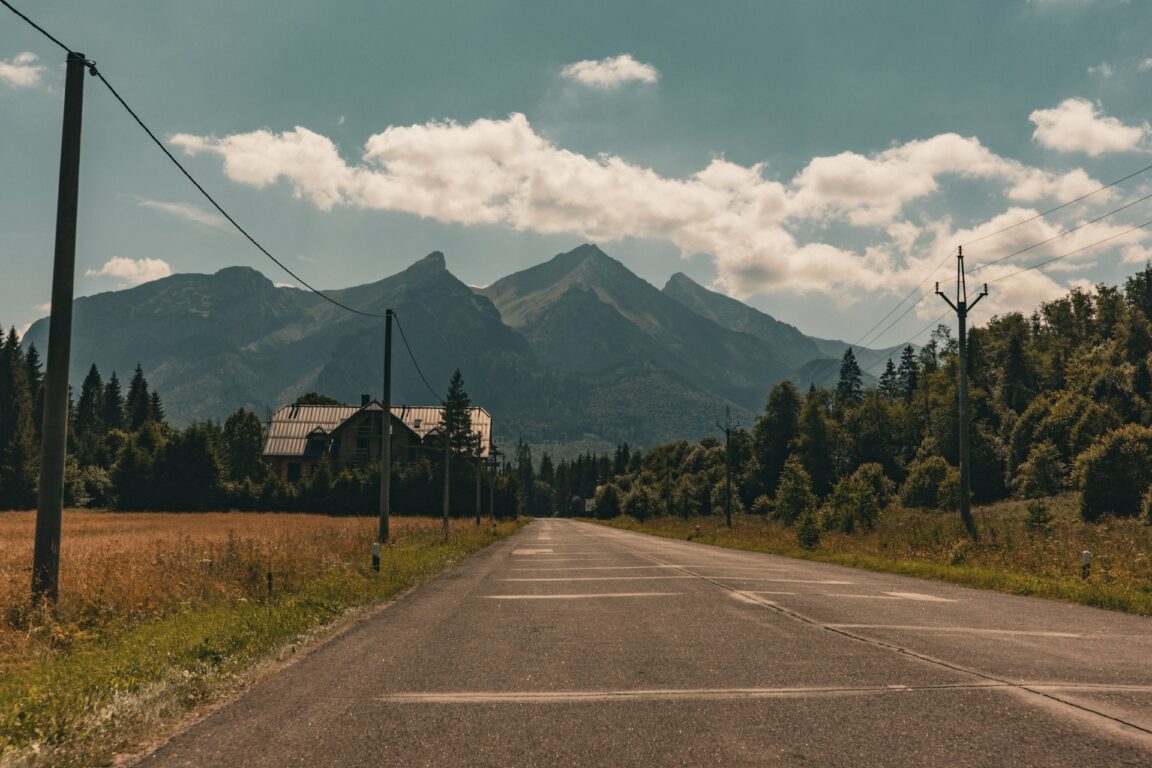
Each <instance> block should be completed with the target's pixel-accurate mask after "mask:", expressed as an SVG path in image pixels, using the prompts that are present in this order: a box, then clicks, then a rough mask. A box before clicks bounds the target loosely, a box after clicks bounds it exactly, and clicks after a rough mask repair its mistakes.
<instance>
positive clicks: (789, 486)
mask: <svg viewBox="0 0 1152 768" xmlns="http://www.w3.org/2000/svg"><path fill="white" fill-rule="evenodd" d="M816 501H817V499H816V494H814V493H813V492H812V478H811V477H810V476H809V475H808V471H807V470H806V469H804V465H803V464H801V463H800V459H799V458H797V457H796V455H795V454H793V455H792V456H789V457H788V461H786V462H784V471H783V472H782V473H781V474H780V485H779V486H777V488H776V516H777V517H779V518H780V519H781V520H783V521H784V523H785V524H787V525H792V523H794V522H796V521H797V520H799V519H800V518H801V517H802V516H804V515H805V514H807V513H809V512H812V511H814V510H815V509H816ZM812 524H813V525H815V519H813V521H812Z"/></svg>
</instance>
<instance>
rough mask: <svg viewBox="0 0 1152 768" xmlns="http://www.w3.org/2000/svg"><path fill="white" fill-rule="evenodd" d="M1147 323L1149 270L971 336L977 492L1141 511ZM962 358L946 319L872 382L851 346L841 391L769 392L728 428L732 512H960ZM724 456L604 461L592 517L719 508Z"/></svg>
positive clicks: (686, 453)
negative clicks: (1072, 493) (867, 382)
mask: <svg viewBox="0 0 1152 768" xmlns="http://www.w3.org/2000/svg"><path fill="white" fill-rule="evenodd" d="M1150 321H1152V267H1145V269H1144V270H1143V271H1141V272H1139V273H1137V274H1136V275H1134V276H1132V277H1131V278H1129V279H1128V280H1126V281H1125V283H1124V285H1123V287H1122V288H1118V287H1112V286H1107V285H1097V286H1096V287H1095V288H1093V289H1092V290H1081V289H1075V290H1073V291H1072V292H1071V293H1069V294H1068V295H1066V296H1064V297H1063V298H1060V299H1058V300H1055V301H1051V302H1048V303H1045V304H1043V305H1042V306H1040V307H1039V308H1038V309H1037V310H1036V311H1035V312H1033V313H1032V314H1031V315H1024V314H1021V313H1011V314H1007V315H1004V316H999V317H994V318H992V320H990V321H989V322H988V323H986V324H985V325H983V326H981V327H978V328H975V329H973V330H972V331H971V332H970V334H969V340H970V341H969V377H970V378H969V381H970V400H971V407H972V434H971V436H972V442H971V456H972V494H973V499H974V501H976V502H991V501H995V500H997V499H1002V498H1006V497H1008V496H1012V495H1015V496H1019V497H1024V498H1042V497H1045V496H1049V495H1052V494H1056V493H1059V492H1061V491H1064V490H1068V489H1072V490H1080V491H1082V502H1081V513H1082V515H1083V517H1084V518H1085V519H1087V520H1094V519H1096V518H1098V517H1099V516H1101V515H1105V514H1114V515H1121V516H1132V515H1136V514H1142V513H1143V514H1147V507H1148V506H1149V499H1148V498H1146V491H1148V488H1149V483H1150V482H1152V427H1150V426H1149V425H1150V424H1152V374H1150V370H1149V364H1150V363H1149V355H1150V354H1152V322H1150ZM957 351H958V350H957V344H956V341H955V339H954V338H953V336H952V334H951V333H950V331H949V330H948V328H946V327H945V326H939V327H937V329H936V330H935V332H934V333H933V334H932V337H931V339H930V341H929V342H928V343H927V344H925V345H924V346H923V347H921V348H920V349H919V350H915V349H913V348H912V347H906V348H905V349H904V350H903V352H902V354H901V355H900V356H899V358H898V359H896V360H890V361H888V364H887V366H886V368H885V370H884V372H883V373H882V374H881V376H880V378H879V382H878V384H877V386H875V387H870V388H864V387H863V386H862V379H861V371H860V366H859V364H858V363H857V362H856V360H855V356H854V354H853V353H852V351H851V350H848V351H847V352H846V353H845V354H844V358H843V359H842V361H841V364H840V371H839V379H838V383H837V385H836V387H835V388H834V389H831V388H829V389H821V388H811V389H809V390H808V391H807V392H802V391H800V390H799V389H798V388H797V387H796V386H795V385H794V384H793V383H792V382H790V381H784V382H781V383H779V384H777V385H775V386H774V387H773V388H772V389H771V391H770V392H769V393H768V395H767V398H766V403H765V407H764V410H763V411H762V412H761V413H760V414H759V415H758V417H757V419H756V421H755V423H754V424H753V425H752V426H751V427H750V428H749V429H736V430H734V431H733V432H732V435H731V444H730V459H731V463H732V478H733V480H732V499H731V504H732V506H733V508H734V509H735V510H736V511H750V512H756V513H765V514H767V513H772V514H775V515H776V516H778V517H780V518H782V519H784V520H785V521H788V522H798V523H801V524H803V525H805V526H807V527H809V528H813V529H815V530H818V529H819V528H820V527H821V526H823V527H826V528H827V527H840V528H843V529H847V530H851V529H852V528H853V527H854V526H857V525H863V526H870V525H871V524H872V522H873V520H874V519H875V515H876V514H879V512H880V510H881V509H882V507H883V506H884V505H885V504H886V503H887V501H888V499H889V497H890V495H891V494H892V493H898V494H899V499H900V500H901V501H902V502H903V504H905V505H906V506H911V507H924V508H938V509H955V508H956V507H957V505H958V503H959V475H958V471H957V469H956V464H957V455H958V439H957V423H958V418H957V383H956V382H957V373H958V371H957V365H958V355H957ZM545 460H548V459H547V458H546V457H545V459H542V461H541V463H542V464H543V463H544V461H545ZM725 460H726V453H725V448H724V445H723V443H722V442H720V441H719V440H717V439H716V438H714V437H706V438H704V439H703V440H700V441H699V442H690V441H688V440H681V441H679V442H674V443H669V444H666V445H662V446H660V447H657V448H654V449H652V450H649V451H648V452H647V453H646V454H645V455H644V456H643V459H642V460H636V459H635V457H632V459H631V461H630V462H628V463H627V466H626V467H621V466H620V465H619V462H617V464H616V466H615V467H613V469H614V470H616V471H611V472H610V471H607V470H608V466H607V465H608V464H610V463H606V466H605V467H604V471H602V472H601V477H600V481H601V485H600V489H599V491H598V494H599V497H600V499H601V501H602V502H604V503H602V504H601V505H600V507H599V514H600V515H603V516H611V515H613V514H616V513H617V512H623V513H626V514H630V515H633V516H635V517H638V518H644V517H648V516H653V515H659V514H677V515H684V516H693V515H699V514H708V513H709V512H712V513H717V514H719V513H721V512H722V511H723V509H724V506H725V501H726V482H725V476H726V466H725ZM548 461H549V465H550V463H551V462H550V460H548ZM562 467H563V468H564V469H565V470H566V471H567V465H566V463H562ZM549 474H550V475H551V476H553V477H555V476H556V472H555V470H553V469H550V471H549ZM544 475H545V473H544V472H540V473H539V474H538V476H537V481H536V483H535V486H534V493H535V494H536V495H540V494H545V495H549V496H550V497H551V498H550V501H549V504H550V506H552V507H553V508H554V509H555V510H556V511H557V512H559V513H560V514H564V513H565V511H566V510H570V509H575V508H576V504H575V502H572V501H570V500H569V499H568V498H565V495H566V494H567V493H568V490H569V489H568V488H565V487H562V486H561V485H560V484H559V483H557V482H555V481H553V482H551V483H548V482H547V479H546V478H545V477H544ZM542 480H543V481H545V482H543V483H541V482H540V481H542ZM557 496H559V498H557ZM1150 519H1152V518H1150Z"/></svg>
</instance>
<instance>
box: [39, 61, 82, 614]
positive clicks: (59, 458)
mask: <svg viewBox="0 0 1152 768" xmlns="http://www.w3.org/2000/svg"><path fill="white" fill-rule="evenodd" d="M87 65H88V62H87V60H86V59H85V58H84V54H82V53H74V52H73V53H69V54H68V64H67V70H66V73H65V79H64V130H63V136H62V138H61V141H60V182H59V188H58V192H57V198H56V252H55V256H54V260H53V265H52V309H51V312H50V314H49V320H48V323H49V324H48V366H47V371H46V373H45V376H44V413H43V417H42V418H43V421H42V423H41V435H42V439H41V443H40V487H39V494H38V497H37V506H36V540H35V549H34V552H33V555H32V599H33V601H35V602H40V601H42V600H48V601H50V602H55V601H56V598H57V597H58V596H59V594H60V529H61V526H62V521H63V516H64V458H65V451H66V450H67V443H68V368H69V363H70V361H71V356H72V288H73V281H74V278H75V272H76V209H77V207H78V205H79V197H80V194H79V187H80V125H81V122H82V117H83V113H84V70H85V68H86V67H87Z"/></svg>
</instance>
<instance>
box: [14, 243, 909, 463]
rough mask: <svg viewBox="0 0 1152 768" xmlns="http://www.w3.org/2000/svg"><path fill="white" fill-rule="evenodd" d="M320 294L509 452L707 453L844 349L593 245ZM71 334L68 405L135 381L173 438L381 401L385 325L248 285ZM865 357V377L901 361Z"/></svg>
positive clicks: (141, 307) (146, 298)
mask: <svg viewBox="0 0 1152 768" xmlns="http://www.w3.org/2000/svg"><path fill="white" fill-rule="evenodd" d="M325 293H326V294H327V295H328V296H330V297H331V298H333V299H334V300H336V301H338V302H340V303H342V304H345V305H347V306H351V307H355V308H357V309H359V310H361V311H363V312H366V313H370V314H380V315H383V313H384V310H385V309H386V308H391V309H393V310H394V311H395V313H396V315H397V317H398V323H399V327H398V328H397V333H395V334H394V348H393V393H392V401H393V403H396V404H401V403H409V404H413V405H415V404H427V403H429V402H435V401H436V400H438V399H439V393H442V391H443V390H444V388H445V387H446V385H447V382H448V379H449V377H450V376H451V374H452V371H453V370H454V369H456V368H459V369H460V370H461V372H462V373H463V374H464V383H465V387H466V389H467V390H468V393H469V394H470V396H471V397H472V400H473V402H474V403H476V404H478V405H482V406H484V407H485V408H487V409H488V410H489V411H490V412H491V413H492V414H493V419H494V424H495V434H496V440H497V442H498V443H500V444H502V445H505V446H507V445H508V444H509V443H510V442H514V441H515V440H516V439H517V438H523V439H524V440H526V441H528V442H529V443H531V444H533V445H537V446H545V447H549V448H551V450H553V451H554V452H555V453H557V454H570V453H574V452H575V451H578V450H605V449H607V448H608V447H610V446H612V445H614V444H616V443H617V442H621V441H627V442H629V443H630V444H632V445H638V446H651V445H655V444H659V443H661V442H665V441H668V440H674V439H678V438H681V437H688V438H696V437H699V436H701V435H703V434H706V433H709V432H714V431H715V423H716V420H717V418H719V417H721V416H722V415H723V412H724V408H725V406H729V407H731V409H732V413H733V416H734V417H735V418H736V419H737V420H738V421H741V422H742V423H744V424H745V425H748V424H751V422H752V419H753V418H754V417H755V413H756V412H758V411H759V410H760V409H761V408H762V407H763V404H764V400H765V398H766V396H767V394H768V391H769V389H770V388H771V387H772V385H773V384H775V383H777V382H779V381H782V380H784V379H788V378H791V379H793V380H794V381H796V383H797V384H798V385H801V386H803V387H807V386H809V384H810V383H816V384H818V385H821V384H823V385H827V384H830V383H831V384H834V383H835V380H836V377H837V376H838V373H839V360H840V357H841V356H842V355H843V353H844V350H845V349H846V348H847V347H848V345H847V344H846V343H845V342H842V341H834V340H827V339H817V338H813V337H811V336H806V335H805V334H803V333H802V332H801V331H800V330H798V329H797V328H795V327H793V326H791V325H788V324H787V323H783V322H780V321H778V320H776V319H774V318H772V317H771V316H769V315H767V314H765V313H763V312H760V311H758V310H756V309H753V308H751V307H749V306H747V305H745V304H743V303H741V302H739V301H736V300H735V299H731V298H729V297H727V296H724V295H722V294H719V293H715V292H713V291H710V290H708V289H706V288H704V287H703V286H700V285H698V284H697V283H695V282H693V281H692V280H691V279H690V278H688V277H687V276H685V275H683V274H676V275H673V276H672V277H671V278H670V279H669V280H668V283H667V284H666V285H665V286H664V289H663V290H659V289H657V288H656V287H654V286H653V285H651V284H650V283H648V282H646V281H645V280H643V279H641V278H640V277H638V276H636V275H635V274H633V273H632V272H631V271H629V270H628V269H627V267H625V266H624V265H623V264H621V263H620V262H619V261H617V260H615V259H613V258H611V257H610V256H608V255H607V254H605V253H604V252H603V251H601V250H600V249H599V248H598V247H596V246H595V245H582V246H580V247H579V248H576V249H575V250H573V251H570V252H568V253H562V254H559V255H557V256H555V257H554V258H552V259H551V260H549V261H547V262H545V263H543V264H539V265H537V266H534V267H531V268H529V269H526V270H523V271H521V272H517V273H515V274H512V275H509V276H508V277H505V278H502V279H501V280H498V281H496V282H495V283H492V284H491V285H489V286H487V287H484V288H471V287H469V286H467V285H465V284H464V283H463V282H461V281H460V280H458V279H457V278H456V277H455V276H454V275H452V273H451V272H449V271H448V269H447V268H446V266H445V262H444V256H443V254H441V253H439V252H434V253H432V254H429V255H428V256H426V257H425V258H423V259H421V260H419V261H417V262H416V263H414V264H413V265H411V266H410V267H408V268H407V269H405V270H404V271H402V272H400V273H398V274H395V275H392V276H391V277H387V278H385V279H383V280H380V281H377V282H374V283H369V284H366V285H359V286H355V287H352V288H345V289H341V290H333V291H326V292H325ZM73 316H74V321H73V341H72V367H71V379H72V382H73V387H78V386H79V383H80V381H82V380H83V377H84V375H85V374H86V373H87V370H88V367H89V366H90V365H91V364H93V363H95V364H96V365H97V366H98V367H99V369H100V371H101V372H102V373H103V375H104V376H105V377H107V376H108V375H109V374H110V373H111V372H112V371H117V372H119V375H120V376H121V378H126V377H127V376H128V375H130V373H131V371H132V370H133V369H134V368H135V366H136V364H137V363H139V364H140V365H141V366H142V367H143V370H144V372H145V375H146V377H147V378H148V381H149V383H150V385H151V386H152V388H153V389H155V390H157V391H158V392H159V393H160V395H161V397H162V398H163V401H164V404H165V408H166V410H167V412H168V417H169V418H170V419H171V420H172V421H174V422H176V423H187V422H190V421H193V420H197V419H216V420H218V419H223V418H224V417H226V416H227V415H228V414H229V413H232V412H233V411H235V410H236V409H237V408H239V407H241V406H244V407H247V408H249V409H252V410H254V411H256V413H257V414H259V415H260V416H261V417H264V416H266V415H267V414H268V413H270V411H271V410H274V409H275V408H277V407H279V406H280V405H282V404H284V403H286V402H290V401H292V400H294V399H295V398H296V397H297V396H298V395H299V394H301V393H303V392H307V391H312V390H315V391H319V392H322V393H324V394H326V395H329V396H331V397H334V398H336V399H338V400H341V401H344V402H350V403H354V402H359V397H360V395H361V394H362V393H368V394H372V395H374V396H376V397H379V395H380V392H381V383H380V382H381V377H382V373H381V372H382V368H383V346H384V322H383V320H381V319H379V318H372V317H365V316H362V315H357V314H353V313H350V312H348V311H347V310H344V309H342V308H340V307H338V306H336V305H334V304H332V303H330V302H327V301H325V300H324V299H323V298H321V297H319V296H317V295H316V294H314V293H311V292H309V291H304V290H300V289H296V288H284V287H277V286H275V285H273V283H272V282H271V281H270V280H268V279H267V278H266V277H264V276H263V275H261V274H260V273H259V272H257V271H255V270H253V269H249V268H247V267H229V268H227V269H222V270H220V271H219V272H217V273H215V274H212V275H201V274H179V275H173V276H171V277H166V278H163V279H160V280H156V281H153V282H150V283H145V284H143V285H139V286H136V287H134V288H129V289H126V290H120V291H111V292H108V293H101V294H97V295H94V296H87V297H82V298H79V299H76V300H75V304H74V315H73ZM47 332H48V321H47V319H41V320H39V321H37V322H36V323H34V324H33V325H32V327H31V328H30V329H29V330H28V332H27V334H26V335H25V337H24V343H25V344H27V343H29V342H32V343H35V344H36V346H37V347H38V348H39V349H41V350H46V349H47ZM405 345H407V346H408V348H410V350H411V354H409V352H408V350H407V349H406V348H405ZM854 352H855V354H856V356H857V359H858V361H859V362H860V365H861V367H863V368H867V367H868V366H870V365H872V364H873V363H876V362H879V361H882V360H884V359H885V358H888V357H893V358H895V357H896V356H897V355H898V353H899V350H898V349H897V348H892V349H885V350H865V349H855V350H854ZM416 363H418V365H419V368H417V367H416Z"/></svg>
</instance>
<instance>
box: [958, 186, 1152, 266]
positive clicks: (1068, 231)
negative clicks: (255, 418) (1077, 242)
mask: <svg viewBox="0 0 1152 768" xmlns="http://www.w3.org/2000/svg"><path fill="white" fill-rule="evenodd" d="M1150 199H1152V193H1149V194H1147V195H1144V197H1141V198H1138V199H1136V200H1133V201H1132V202H1130V203H1126V204H1124V205H1122V206H1120V207H1119V208H1113V209H1112V210H1110V211H1108V212H1107V213H1103V214H1101V215H1099V216H1097V217H1096V218H1094V219H1091V220H1090V221H1085V222H1083V223H1082V224H1077V225H1076V226H1075V227H1069V228H1068V229H1064V230H1061V231H1060V232H1058V233H1056V234H1055V235H1052V236H1051V237H1049V238H1047V239H1045V240H1041V241H1040V242H1038V243H1033V244H1032V245H1029V246H1028V247H1026V248H1021V249H1020V250H1018V251H1013V252H1012V253H1010V254H1008V255H1007V256H1001V257H999V258H997V259H993V260H992V261H986V262H983V263H982V264H979V265H977V266H975V267H973V268H972V269H970V270H969V271H968V274H975V273H976V272H979V271H980V270H982V269H985V268H987V267H990V266H992V265H993V264H999V263H1001V262H1003V261H1007V260H1008V259H1011V258H1013V257H1015V256H1019V255H1020V254H1022V253H1027V252H1028V251H1031V250H1032V249H1034V248H1039V247H1040V246H1042V245H1047V244H1048V243H1050V242H1052V241H1053V240H1058V239H1059V238H1061V237H1064V236H1065V235H1070V234H1072V233H1073V232H1076V231H1078V230H1081V229H1083V228H1084V227H1087V226H1091V225H1092V224H1096V223H1098V222H1101V221H1103V220H1104V219H1107V218H1108V217H1110V216H1114V215H1116V214H1117V213H1120V212H1121V211H1126V210H1128V209H1129V208H1131V207H1132V206H1134V205H1139V204H1140V203H1142V202H1144V201H1145V200H1150Z"/></svg>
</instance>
